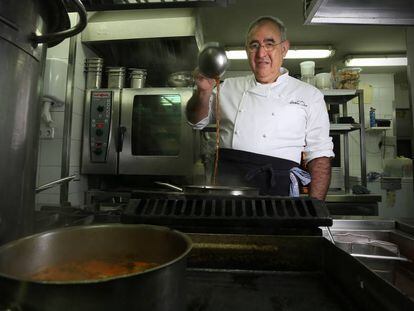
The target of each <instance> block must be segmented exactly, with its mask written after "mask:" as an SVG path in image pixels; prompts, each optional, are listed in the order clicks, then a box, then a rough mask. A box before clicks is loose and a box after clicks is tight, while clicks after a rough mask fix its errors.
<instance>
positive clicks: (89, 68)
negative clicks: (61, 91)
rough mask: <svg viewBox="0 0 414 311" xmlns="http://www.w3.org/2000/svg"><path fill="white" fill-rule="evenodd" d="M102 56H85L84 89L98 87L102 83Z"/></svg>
mask: <svg viewBox="0 0 414 311" xmlns="http://www.w3.org/2000/svg"><path fill="white" fill-rule="evenodd" d="M102 70H103V59H102V58H98V57H96V58H87V59H86V60H85V73H86V83H85V84H86V89H99V88H100V87H101V84H102Z"/></svg>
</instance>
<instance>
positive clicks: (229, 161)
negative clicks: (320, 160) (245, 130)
mask: <svg viewBox="0 0 414 311" xmlns="http://www.w3.org/2000/svg"><path fill="white" fill-rule="evenodd" d="M297 166H299V164H298V163H296V162H294V161H290V160H286V159H281V158H277V157H271V156H266V155H262V154H257V153H252V152H247V151H241V150H234V149H224V148H221V149H220V150H219V163H218V173H217V184H218V185H223V186H246V187H255V188H258V189H259V194H261V195H278V196H288V195H289V186H290V178H289V170H290V169H291V168H293V167H297Z"/></svg>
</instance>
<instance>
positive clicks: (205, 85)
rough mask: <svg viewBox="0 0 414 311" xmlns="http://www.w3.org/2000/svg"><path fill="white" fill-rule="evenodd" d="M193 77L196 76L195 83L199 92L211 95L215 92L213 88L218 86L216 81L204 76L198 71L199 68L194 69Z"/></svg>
mask: <svg viewBox="0 0 414 311" xmlns="http://www.w3.org/2000/svg"><path fill="white" fill-rule="evenodd" d="M193 76H194V82H195V84H196V86H197V90H198V91H199V92H203V93H207V94H211V93H212V92H213V88H214V86H215V85H216V81H215V80H214V79H210V78H207V77H205V76H203V75H202V74H201V73H200V71H199V70H198V68H196V69H194V71H193Z"/></svg>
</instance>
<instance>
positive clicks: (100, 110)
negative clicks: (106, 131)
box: [96, 106, 105, 112]
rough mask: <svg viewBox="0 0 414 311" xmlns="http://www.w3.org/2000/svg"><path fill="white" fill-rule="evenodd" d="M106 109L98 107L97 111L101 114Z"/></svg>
mask: <svg viewBox="0 0 414 311" xmlns="http://www.w3.org/2000/svg"><path fill="white" fill-rule="evenodd" d="M104 109H105V107H104V106H98V107H97V108H96V110H98V111H99V112H103V111H104Z"/></svg>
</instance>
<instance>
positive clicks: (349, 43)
mask: <svg viewBox="0 0 414 311" xmlns="http://www.w3.org/2000/svg"><path fill="white" fill-rule="evenodd" d="M302 5H303V4H302V0H290V1H284V0H256V1H252V0H232V1H230V4H229V5H228V6H227V7H225V8H224V7H210V8H200V9H199V10H200V15H201V22H202V26H203V33H204V39H205V41H206V42H208V41H217V42H220V43H221V44H222V45H224V46H243V44H244V36H245V31H246V28H247V26H248V25H249V23H250V22H251V21H252V20H253V19H255V18H256V17H258V16H262V15H273V16H276V17H279V18H280V19H282V20H283V21H284V23H285V24H286V26H287V29H288V39H289V40H290V42H291V45H330V46H332V47H333V48H334V49H335V51H336V53H335V55H334V56H333V58H331V59H327V60H316V71H317V72H322V71H330V66H331V64H336V65H337V66H338V67H339V68H340V67H342V66H344V65H343V60H344V58H345V56H347V55H350V54H354V55H355V54H358V55H367V54H368V55H381V54H405V52H406V31H405V30H406V27H405V26H368V25H332V24H331V25H303V23H304V17H303V8H302ZM411 27H412V26H411ZM301 61H303V60H300V61H299V60H285V66H286V67H287V68H288V69H289V70H290V72H291V73H292V74H298V73H300V70H299V63H300V62H301ZM248 69H249V68H248V65H247V62H246V61H232V63H231V70H248ZM405 70H406V69H405V67H383V68H377V67H376V68H368V67H366V68H363V72H365V73H384V72H401V71H405Z"/></svg>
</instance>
